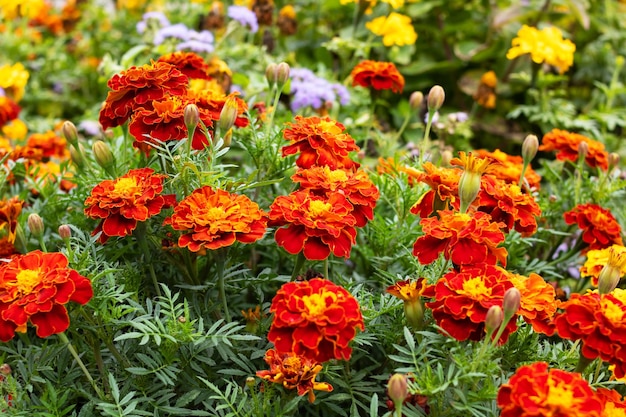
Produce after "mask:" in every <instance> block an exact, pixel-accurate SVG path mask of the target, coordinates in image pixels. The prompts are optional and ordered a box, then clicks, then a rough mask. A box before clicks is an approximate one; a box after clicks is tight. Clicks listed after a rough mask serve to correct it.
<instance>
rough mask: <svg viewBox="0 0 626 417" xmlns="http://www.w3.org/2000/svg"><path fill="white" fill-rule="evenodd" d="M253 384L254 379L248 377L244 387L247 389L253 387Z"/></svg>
mask: <svg viewBox="0 0 626 417" xmlns="http://www.w3.org/2000/svg"><path fill="white" fill-rule="evenodd" d="M254 383H255V380H254V377H252V376H249V377H247V378H246V386H247V387H248V388H252V387H254Z"/></svg>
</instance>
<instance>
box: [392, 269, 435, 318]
mask: <svg viewBox="0 0 626 417" xmlns="http://www.w3.org/2000/svg"><path fill="white" fill-rule="evenodd" d="M427 286H428V285H427V283H426V280H425V279H424V278H419V279H417V280H415V281H411V280H405V281H398V282H396V283H395V284H394V285H391V286H389V287H387V289H386V290H385V291H386V292H387V293H389V294H391V295H393V296H394V297H398V298H399V299H401V300H402V301H404V316H405V317H406V319H407V322H408V323H409V324H410V325H411V326H412V327H413V328H415V329H419V328H421V327H422V325H423V320H424V307H423V306H422V300H421V297H422V295H423V294H424V292H425V291H426V288H427Z"/></svg>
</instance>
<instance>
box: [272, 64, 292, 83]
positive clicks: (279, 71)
mask: <svg viewBox="0 0 626 417" xmlns="http://www.w3.org/2000/svg"><path fill="white" fill-rule="evenodd" d="M290 70H291V69H290V68H289V64H288V63H286V62H281V63H280V64H278V65H277V66H276V84H277V85H278V88H281V87H282V86H283V85H285V83H286V82H287V81H288V80H289V72H290Z"/></svg>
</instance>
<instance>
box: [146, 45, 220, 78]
mask: <svg viewBox="0 0 626 417" xmlns="http://www.w3.org/2000/svg"><path fill="white" fill-rule="evenodd" d="M157 62H167V63H168V64H172V65H173V66H174V67H176V68H177V69H178V70H179V71H180V72H182V73H183V74H185V75H186V76H187V77H189V79H202V80H210V79H211V76H210V75H209V64H208V63H207V62H206V61H205V60H204V59H203V58H202V57H201V56H200V55H198V54H196V53H194V52H186V51H176V52H172V53H169V54H166V55H163V56H162V57H160V58H159V59H158V60H157Z"/></svg>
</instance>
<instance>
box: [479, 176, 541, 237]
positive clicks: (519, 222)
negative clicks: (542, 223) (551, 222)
mask: <svg viewBox="0 0 626 417" xmlns="http://www.w3.org/2000/svg"><path fill="white" fill-rule="evenodd" d="M477 204H478V205H477V210H479V211H482V212H485V213H489V215H490V216H491V218H492V220H493V221H494V222H499V223H502V224H504V231H505V233H508V232H509V230H511V229H515V230H517V231H518V232H519V233H520V234H521V235H522V236H524V237H528V236H531V235H533V234H534V233H535V232H536V231H537V219H536V217H539V216H541V208H539V205H538V204H537V202H536V201H535V198H534V197H533V196H532V195H530V194H525V193H522V190H521V189H520V188H519V187H518V186H517V184H510V183H506V182H504V181H502V180H499V179H497V178H496V177H494V176H493V175H483V177H482V179H481V190H480V192H479V193H478V203H477Z"/></svg>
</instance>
